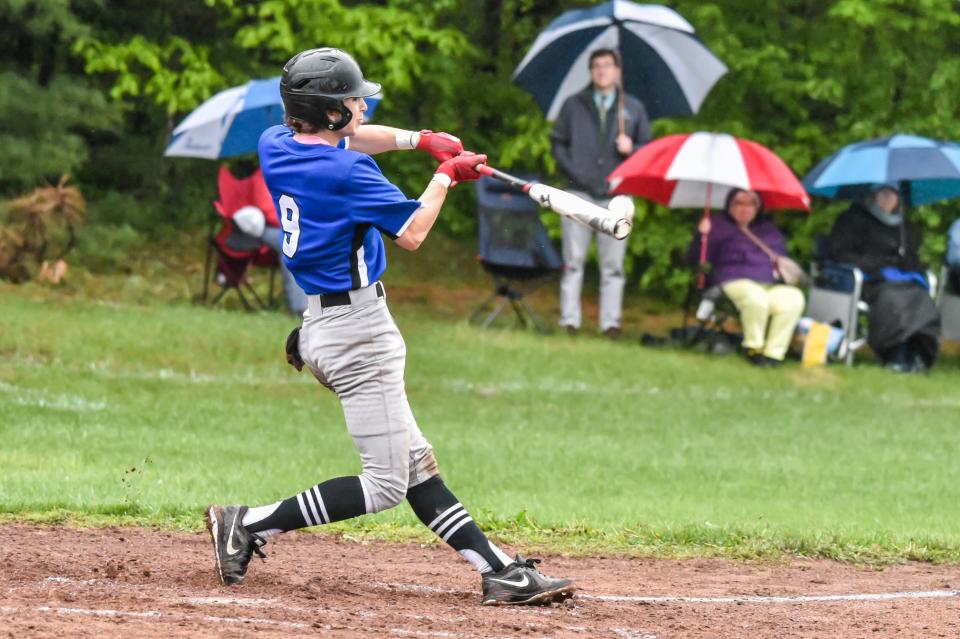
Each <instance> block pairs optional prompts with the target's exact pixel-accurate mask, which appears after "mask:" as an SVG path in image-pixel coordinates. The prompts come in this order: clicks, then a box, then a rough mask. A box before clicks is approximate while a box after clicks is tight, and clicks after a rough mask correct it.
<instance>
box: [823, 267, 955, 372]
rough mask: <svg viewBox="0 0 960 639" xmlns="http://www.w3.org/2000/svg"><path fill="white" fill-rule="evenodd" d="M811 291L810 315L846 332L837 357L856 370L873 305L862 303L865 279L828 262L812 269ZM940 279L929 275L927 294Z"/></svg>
mask: <svg viewBox="0 0 960 639" xmlns="http://www.w3.org/2000/svg"><path fill="white" fill-rule="evenodd" d="M810 281H811V284H810V291H809V293H808V294H807V310H806V315H807V316H808V317H810V318H812V319H815V320H817V321H818V322H823V323H824V324H830V325H832V326H836V327H838V328H841V329H843V333H844V338H843V342H842V343H841V344H840V348H839V350H838V352H837V357H839V358H840V359H842V360H844V361H845V362H846V364H847V366H853V357H854V354H855V353H856V352H857V351H858V350H860V349H861V348H863V346H864V345H865V344H866V343H867V317H868V315H869V313H870V305H869V304H867V302H865V301H864V300H863V299H862V296H863V283H864V275H863V271H861V270H860V269H859V268H857V267H856V266H853V265H852V264H841V263H838V262H831V261H829V260H824V261H822V262H820V263H817V262H814V263H813V264H812V265H811V267H810ZM937 282H938V278H937V276H936V275H934V274H933V273H932V272H930V271H928V272H927V290H928V291H929V292H930V294H931V295H933V293H934V291H936V290H937Z"/></svg>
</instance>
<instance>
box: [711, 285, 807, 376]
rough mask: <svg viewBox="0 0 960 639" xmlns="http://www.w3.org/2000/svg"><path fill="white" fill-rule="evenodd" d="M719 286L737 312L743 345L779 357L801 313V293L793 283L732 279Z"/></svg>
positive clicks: (783, 353) (769, 355)
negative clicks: (789, 284)
mask: <svg viewBox="0 0 960 639" xmlns="http://www.w3.org/2000/svg"><path fill="white" fill-rule="evenodd" d="M722 288H723V293H724V295H726V296H727V297H729V298H730V301H731V302H733V305H734V306H736V307H737V310H738V311H739V312H740V326H741V327H742V328H743V347H744V348H748V349H753V350H757V351H761V352H762V353H763V354H764V355H766V356H767V357H770V358H772V359H776V360H782V359H783V357H784V355H786V354H787V347H789V346H790V338H791V337H792V336H793V330H794V329H795V328H796V326H797V320H798V319H800V315H801V314H802V313H803V307H804V304H805V302H804V299H803V292H801V291H800V289H798V288H797V287H795V286H787V285H786V284H761V283H759V282H754V281H753V280H748V279H741V280H731V281H729V282H726V283H724V284H723V285H722ZM768 325H769V326H768Z"/></svg>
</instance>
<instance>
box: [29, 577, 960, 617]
mask: <svg viewBox="0 0 960 639" xmlns="http://www.w3.org/2000/svg"><path fill="white" fill-rule="evenodd" d="M44 581H45V582H48V583H68V584H78V585H79V584H82V585H93V584H96V583H97V580H96V579H72V578H70V577H59V576H53V577H46V578H45V579H44ZM104 583H105V584H106V583H107V582H104ZM111 585H115V584H114V583H112V582H111ZM370 585H371V586H372V587H374V588H379V589H383V590H399V591H406V592H428V593H431V594H441V595H467V596H471V595H476V594H477V593H476V592H474V591H472V590H456V589H452V588H439V587H437V586H425V585H422V584H402V583H390V582H385V581H371V582H370ZM950 597H960V590H911V591H900V592H881V593H852V594H842V595H742V596H740V595H728V596H724V597H682V596H670V595H665V596H664V595H661V596H642V595H591V594H586V593H583V592H577V599H585V600H587V601H612V602H626V603H694V604H701V603H702V604H743V603H818V602H831V601H893V600H897V599H946V598H950ZM180 599H181V600H182V601H185V602H188V603H193V604H197V605H238V606H244V605H248V606H254V605H264V604H270V605H273V606H279V607H282V608H287V609H290V610H297V611H304V609H303V608H298V607H296V606H286V605H283V604H281V603H279V601H278V600H277V599H252V598H244V597H182V598H180ZM526 610H543V611H545V612H549V611H550V610H551V609H550V608H542V609H537V608H528V609H526ZM330 612H334V611H333V610H331V611H330ZM411 616H413V617H417V618H423V619H428V618H429V617H426V616H423V615H411Z"/></svg>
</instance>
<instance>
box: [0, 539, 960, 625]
mask: <svg viewBox="0 0 960 639" xmlns="http://www.w3.org/2000/svg"><path fill="white" fill-rule="evenodd" d="M266 550H267V551H268V554H269V555H270V556H269V559H268V560H267V561H266V562H261V561H260V560H258V559H254V563H253V565H252V566H251V570H250V574H249V575H248V579H247V583H246V584H244V585H242V586H236V587H231V588H227V587H223V586H221V585H220V584H219V582H218V581H217V580H216V577H215V575H214V572H213V556H212V551H211V549H210V546H209V542H208V537H206V535H200V534H196V535H188V534H173V533H166V532H154V531H150V530H145V529H139V528H112V529H104V530H73V529H65V528H37V527H32V526H25V525H5V526H0V637H16V638H18V639H19V638H21V637H58V638H63V637H97V638H101V639H109V638H113V637H188V636H189V637H203V636H215V635H221V634H225V633H227V632H229V633H231V636H236V637H254V636H256V637H293V636H305V635H312V636H324V637H367V638H369V637H423V638H434V637H435V638H439V639H444V638H450V639H453V638H461V639H471V638H478V639H479V638H491V637H525V638H526V637H530V638H533V637H557V638H560V637H581V638H582V637H610V638H611V639H615V638H618V637H619V638H624V639H654V638H656V639H668V638H674V637H695V638H704V639H706V638H709V639H717V638H727V637H743V638H750V639H762V638H766V637H769V638H776V639H786V638H790V637H824V638H826V637H831V638H838V637H840V638H843V637H951V638H954V637H960V568H958V567H956V566H952V567H938V566H930V565H925V564H910V565H906V566H898V567H894V568H887V569H884V570H870V569H862V568H854V567H850V566H846V565H841V564H836V563H832V562H826V561H808V560H795V561H792V562H789V563H787V562H785V563H780V564H776V565H758V564H749V563H731V562H725V561H718V560H688V561H663V560H636V559H627V558H615V557H594V558H569V557H545V558H544V559H545V561H544V564H543V568H544V572H546V573H547V574H553V575H558V576H559V575H563V576H570V577H574V578H576V579H577V580H578V584H579V586H580V587H581V592H580V594H579V596H578V597H577V598H576V599H574V600H572V601H568V602H566V603H565V604H563V605H560V606H553V607H535V608H491V607H483V606H480V605H479V603H478V602H479V579H478V578H477V576H476V575H475V574H474V573H473V572H472V569H471V568H470V566H469V565H468V564H467V563H466V562H463V561H461V560H460V559H459V557H457V556H456V554H454V553H453V552H452V551H450V550H449V549H447V548H445V547H434V546H430V547H420V546H418V545H402V544H385V543H357V542H351V541H344V540H340V539H336V538H334V537H332V536H329V535H313V534H297V533H292V534H289V535H285V536H283V537H282V538H279V539H277V540H275V542H273V543H270V544H268V545H267V547H266ZM954 588H957V590H954Z"/></svg>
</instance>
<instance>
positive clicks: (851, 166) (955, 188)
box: [803, 134, 960, 206]
mask: <svg viewBox="0 0 960 639" xmlns="http://www.w3.org/2000/svg"><path fill="white" fill-rule="evenodd" d="M878 184H892V185H897V186H898V187H900V188H901V191H903V192H904V195H905V196H906V197H907V198H908V201H909V204H910V205H913V206H919V205H922V204H929V203H931V202H937V201H940V200H948V199H950V198H954V197H958V196H960V144H957V143H955V142H943V141H939V140H931V139H929V138H922V137H918V136H915V135H902V134H900V135H893V136H890V137H886V138H877V139H874V140H866V141H864V142H857V143H856V144H851V145H849V146H845V147H843V148H842V149H840V150H839V151H837V152H836V153H834V154H833V155H831V156H830V157H828V158H827V159H825V160H823V161H822V162H820V164H818V165H817V166H816V167H814V169H813V170H812V171H810V173H808V174H807V176H806V177H804V178H803V186H804V188H806V190H807V193H809V194H810V195H822V196H825V197H831V198H840V199H852V198H858V197H861V196H863V195H865V194H866V193H867V192H868V191H869V190H870V189H871V188H872V187H874V186H876V185H878Z"/></svg>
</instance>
